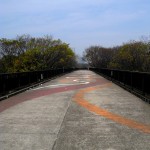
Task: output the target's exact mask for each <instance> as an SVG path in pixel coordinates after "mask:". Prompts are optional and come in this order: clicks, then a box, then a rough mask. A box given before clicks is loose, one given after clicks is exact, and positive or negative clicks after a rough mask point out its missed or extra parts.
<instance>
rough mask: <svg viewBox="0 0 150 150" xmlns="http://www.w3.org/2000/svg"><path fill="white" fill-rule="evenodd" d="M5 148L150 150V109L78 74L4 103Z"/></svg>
mask: <svg viewBox="0 0 150 150" xmlns="http://www.w3.org/2000/svg"><path fill="white" fill-rule="evenodd" d="M0 150H150V105H149V104H147V103H145V102H144V101H142V100H141V99H139V98H137V97H136V96H134V95H132V94H131V93H129V92H127V91H125V90H123V89H122V88H120V87H119V86H117V85H115V84H113V83H112V82H110V81H108V80H106V79H104V78H103V77H101V76H99V75H97V74H95V73H93V72H91V71H87V70H80V71H75V72H72V73H70V74H67V75H65V76H62V77H59V78H57V79H55V80H52V81H50V82H48V83H45V84H43V85H41V86H39V87H36V88H34V89H30V90H29V91H26V92H24V93H21V94H18V95H16V96H13V97H11V98H8V99H6V100H4V101H1V102H0Z"/></svg>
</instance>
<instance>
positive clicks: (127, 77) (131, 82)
mask: <svg viewBox="0 0 150 150" xmlns="http://www.w3.org/2000/svg"><path fill="white" fill-rule="evenodd" d="M90 70H93V71H95V72H97V73H100V74H101V75H103V76H105V77H107V78H109V79H110V80H112V81H114V82H116V83H117V84H119V85H121V86H123V87H124V88H126V89H128V90H129V91H131V92H133V93H135V94H137V95H139V96H142V98H144V100H145V101H148V102H150V73H144V72H131V71H121V70H111V69H100V68H90Z"/></svg>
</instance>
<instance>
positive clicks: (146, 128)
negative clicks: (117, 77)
mask: <svg viewBox="0 0 150 150" xmlns="http://www.w3.org/2000/svg"><path fill="white" fill-rule="evenodd" d="M109 85H110V84H105V85H103V86H101V87H100V88H105V87H108V86H109ZM97 88H98V87H90V88H86V89H84V90H80V91H79V92H78V93H77V94H76V95H75V96H74V99H75V101H76V102H77V103H78V104H79V105H80V106H82V107H84V108H86V109H87V110H89V111H91V112H94V113H96V114H98V115H100V116H103V117H105V118H107V119H110V120H112V121H114V122H117V123H119V124H122V125H125V126H128V127H130V128H133V129H137V130H139V131H142V132H144V133H150V125H145V124H142V123H140V122H137V121H134V120H131V119H128V118H125V117H123V116H120V115H117V114H114V113H111V112H109V111H107V110H105V109H102V108H100V107H97V106H95V105H93V104H91V103H89V102H88V101H86V100H85V99H84V94H85V93H87V92H90V91H93V90H96V89H97Z"/></svg>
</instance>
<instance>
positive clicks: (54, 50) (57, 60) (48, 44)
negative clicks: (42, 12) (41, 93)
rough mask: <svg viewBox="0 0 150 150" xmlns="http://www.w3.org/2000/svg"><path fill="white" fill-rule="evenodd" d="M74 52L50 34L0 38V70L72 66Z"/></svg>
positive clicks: (22, 70)
mask: <svg viewBox="0 0 150 150" xmlns="http://www.w3.org/2000/svg"><path fill="white" fill-rule="evenodd" d="M75 64H76V58H75V54H74V52H73V51H72V49H71V48H70V47H69V45H68V44H66V43H63V42H62V41H61V40H60V39H58V40H53V38H52V37H51V36H45V37H43V38H33V37H30V36H29V35H22V36H18V37H17V38H16V39H15V40H9V39H0V67H1V68H0V72H24V71H36V70H46V69H51V68H62V67H73V66H75Z"/></svg>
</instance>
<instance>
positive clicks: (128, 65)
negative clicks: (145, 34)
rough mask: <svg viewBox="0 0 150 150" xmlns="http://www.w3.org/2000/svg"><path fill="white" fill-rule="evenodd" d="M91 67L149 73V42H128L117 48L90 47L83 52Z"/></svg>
mask: <svg viewBox="0 0 150 150" xmlns="http://www.w3.org/2000/svg"><path fill="white" fill-rule="evenodd" d="M84 59H85V60H86V61H87V62H88V63H89V65H90V66H91V67H98V68H109V69H120V70H130V71H144V72H150V65H149V64H150V42H149V41H130V42H129V43H126V44H123V45H122V46H119V47H113V48H104V47H101V46H91V47H89V48H88V49H86V50H85V51H84Z"/></svg>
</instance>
